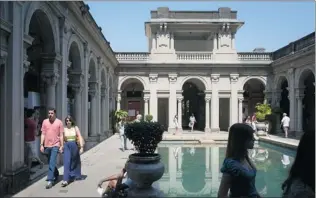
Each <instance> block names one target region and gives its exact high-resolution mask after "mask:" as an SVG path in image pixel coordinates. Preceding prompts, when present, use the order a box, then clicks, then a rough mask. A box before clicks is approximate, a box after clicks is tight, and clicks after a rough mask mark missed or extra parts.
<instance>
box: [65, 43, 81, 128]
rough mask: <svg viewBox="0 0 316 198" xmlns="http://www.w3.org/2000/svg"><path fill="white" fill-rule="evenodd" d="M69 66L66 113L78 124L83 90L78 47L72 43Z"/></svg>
mask: <svg viewBox="0 0 316 198" xmlns="http://www.w3.org/2000/svg"><path fill="white" fill-rule="evenodd" d="M68 60H69V65H68V68H67V76H68V83H67V113H68V115H71V116H73V117H74V119H75V120H76V121H77V123H80V119H81V118H79V115H78V113H77V112H78V109H76V107H75V106H76V105H75V104H76V103H77V102H78V103H79V104H78V105H77V108H81V101H80V96H81V91H82V88H83V82H82V69H81V57H80V52H79V46H78V44H77V43H75V42H72V43H71V45H70V48H69V55H68Z"/></svg>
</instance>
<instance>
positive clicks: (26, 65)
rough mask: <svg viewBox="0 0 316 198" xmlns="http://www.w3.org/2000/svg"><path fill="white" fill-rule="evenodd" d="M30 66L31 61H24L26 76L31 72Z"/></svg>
mask: <svg viewBox="0 0 316 198" xmlns="http://www.w3.org/2000/svg"><path fill="white" fill-rule="evenodd" d="M30 64H31V63H30V62H29V61H27V60H26V59H25V60H24V61H23V69H24V74H25V73H26V72H28V71H29V68H30ZM0 65H1V63H0Z"/></svg>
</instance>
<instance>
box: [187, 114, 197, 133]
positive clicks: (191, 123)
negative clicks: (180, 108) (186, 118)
mask: <svg viewBox="0 0 316 198" xmlns="http://www.w3.org/2000/svg"><path fill="white" fill-rule="evenodd" d="M195 123H196V119H195V117H194V114H193V113H192V115H191V116H190V123H189V127H190V128H191V132H193V129H194V124H195Z"/></svg>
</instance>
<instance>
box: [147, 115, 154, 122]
mask: <svg viewBox="0 0 316 198" xmlns="http://www.w3.org/2000/svg"><path fill="white" fill-rule="evenodd" d="M145 120H146V122H151V121H152V120H153V116H152V115H149V114H148V115H146V116H145Z"/></svg>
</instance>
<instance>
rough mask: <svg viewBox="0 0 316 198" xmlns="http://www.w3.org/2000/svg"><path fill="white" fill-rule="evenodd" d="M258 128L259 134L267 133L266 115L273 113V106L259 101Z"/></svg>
mask: <svg viewBox="0 0 316 198" xmlns="http://www.w3.org/2000/svg"><path fill="white" fill-rule="evenodd" d="M255 114H256V119H257V122H256V128H257V135H258V136H262V135H266V132H265V131H266V123H265V121H266V116H267V115H270V114H271V107H270V105H269V104H265V103H258V104H257V105H256V113H255Z"/></svg>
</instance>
